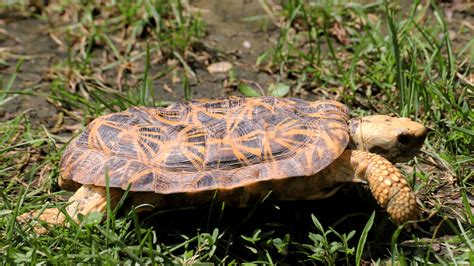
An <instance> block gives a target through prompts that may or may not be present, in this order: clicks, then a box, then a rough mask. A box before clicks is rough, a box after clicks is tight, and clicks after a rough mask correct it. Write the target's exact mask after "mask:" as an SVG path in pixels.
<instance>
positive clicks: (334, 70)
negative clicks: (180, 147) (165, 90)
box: [0, 0, 474, 265]
mask: <svg viewBox="0 0 474 266" xmlns="http://www.w3.org/2000/svg"><path fill="white" fill-rule="evenodd" d="M264 2H265V1H262V5H266V7H267V10H268V12H271V14H272V17H273V18H276V20H275V21H278V23H277V27H276V30H274V31H273V32H269V33H267V34H273V35H274V37H275V39H276V42H275V44H274V45H273V46H272V45H270V44H269V47H268V50H267V51H266V52H264V53H263V54H261V55H260V56H259V57H258V59H257V62H255V66H256V67H258V68H261V69H264V70H265V71H266V72H271V73H272V80H273V81H274V82H273V83H271V84H270V85H269V86H268V87H267V88H264V89H263V91H260V90H257V89H256V88H254V87H253V86H251V85H248V83H246V82H244V81H243V79H245V77H239V76H238V75H237V74H235V73H234V72H232V73H231V74H230V75H229V77H228V78H227V80H226V82H227V83H228V84H231V85H230V86H231V88H232V89H234V90H235V91H234V92H235V93H237V91H239V92H240V93H242V94H244V95H247V96H255V95H260V94H268V95H277V96H290V95H291V96H296V97H301V98H331V99H337V100H340V101H343V102H344V103H346V104H347V105H348V106H349V107H350V108H351V110H352V114H353V115H365V114H372V113H383V114H393V115H399V116H406V117H411V118H413V119H416V120H418V121H421V122H423V123H424V124H426V125H427V126H428V127H429V128H430V129H431V131H430V134H429V137H428V139H427V141H426V143H425V146H424V148H423V150H422V152H421V154H420V156H418V157H417V158H416V159H415V160H413V161H412V162H410V163H409V164H408V165H409V166H404V167H403V168H402V170H403V171H404V172H405V173H406V174H407V177H408V179H409V180H410V182H411V184H412V186H413V187H414V189H415V190H416V191H417V192H418V195H419V198H420V203H421V205H422V209H423V215H424V217H429V218H426V219H424V220H423V221H421V222H419V228H414V229H413V230H412V231H411V232H407V231H406V230H404V229H402V228H401V227H400V228H398V227H396V226H394V225H393V224H392V223H391V221H389V220H388V218H387V216H386V214H385V213H384V212H383V211H381V210H380V209H376V212H374V214H372V216H371V215H370V213H372V209H374V208H376V205H375V204H374V202H373V200H372V201H371V199H370V196H369V195H368V194H367V193H366V192H364V191H363V190H361V191H359V190H357V189H352V190H349V192H344V193H346V194H344V193H338V194H337V195H336V197H335V199H328V200H324V201H323V202H322V203H317V202H315V203H310V202H302V203H301V202H298V203H278V204H276V205H275V204H274V203H269V202H263V203H261V204H258V205H256V206H252V207H250V208H246V209H235V208H231V207H228V206H226V205H225V204H221V203H215V204H213V205H212V206H209V207H206V208H183V209H177V210H176V209H172V210H157V211H154V212H152V213H147V214H137V213H135V211H134V210H110V209H109V211H108V212H109V213H111V212H115V211H118V214H117V215H108V216H107V218H106V220H105V221H102V222H99V221H100V218H101V216H100V215H98V214H94V215H92V216H89V217H84V218H83V221H82V223H81V224H80V225H77V224H71V225H70V226H69V227H68V228H66V227H54V228H50V231H49V233H48V234H47V235H37V234H36V233H35V232H34V231H33V230H32V227H31V225H25V224H19V223H18V222H16V216H17V215H19V214H22V213H25V212H27V211H30V210H44V209H45V208H47V207H59V208H60V209H62V210H63V211H64V207H65V203H64V200H63V199H64V197H65V196H67V195H70V194H71V193H70V192H64V191H60V190H59V189H58V186H57V179H58V173H59V169H58V167H59V166H58V164H59V160H60V158H61V154H62V151H63V149H64V147H65V145H66V144H67V142H68V141H69V139H70V136H71V135H72V132H73V131H74V130H75V129H78V127H77V125H80V126H85V125H86V124H87V123H88V122H90V121H91V120H92V119H93V118H95V117H97V116H99V115H102V114H106V113H110V112H115V111H120V110H124V109H126V108H128V107H130V106H134V105H147V106H162V105H166V104H168V103H169V101H168V99H167V98H166V97H165V96H163V95H159V94H157V93H156V90H155V89H154V86H156V84H157V83H156V82H159V81H162V80H166V81H170V80H171V81H172V80H179V82H169V83H170V84H174V86H175V87H174V88H173V89H174V90H175V91H178V90H182V95H183V98H186V99H189V98H192V96H193V91H192V90H193V88H192V86H191V83H192V82H195V81H196V80H197V82H199V80H200V79H202V77H200V76H199V74H198V73H199V72H198V71H197V70H199V69H200V68H203V66H202V63H200V62H199V58H200V56H202V54H203V52H204V51H206V52H207V53H210V54H212V55H211V57H212V58H213V59H214V60H215V59H216V58H220V57H221V56H225V55H222V53H221V52H218V51H215V52H214V51H213V50H212V47H210V46H209V45H208V44H205V45H203V42H205V41H202V40H201V39H202V38H203V37H205V29H206V27H205V21H203V20H202V19H201V18H200V17H199V13H190V12H188V10H187V8H186V6H185V4H184V3H181V2H180V1H177V0H169V1H158V0H156V1H153V0H143V1H138V2H135V1H117V3H119V4H117V5H113V4H112V2H106V1H101V2H100V4H96V3H95V2H94V1H60V3H54V4H51V5H49V6H40V7H36V8H32V7H30V6H28V5H26V4H24V3H16V4H11V5H9V6H0V11H2V9H4V11H2V12H18V13H20V14H23V15H24V16H25V17H27V18H37V19H40V20H42V21H43V22H44V23H47V24H48V25H50V28H49V30H50V34H51V35H52V36H54V37H56V38H57V39H58V40H59V42H60V43H61V48H63V49H64V51H65V56H64V58H63V59H62V60H61V61H60V62H59V63H57V64H56V65H54V66H51V69H49V76H48V85H41V84H40V85H38V86H30V87H26V88H23V87H16V86H17V85H15V84H17V83H15V81H16V80H17V79H18V78H19V77H21V75H22V74H23V72H22V69H23V65H24V64H25V61H27V60H29V59H28V58H27V57H24V58H21V59H20V60H17V58H14V57H8V56H7V57H6V59H5V58H1V57H0V60H1V62H2V63H1V64H2V65H5V64H7V65H8V64H9V65H10V66H12V68H11V69H13V70H12V71H10V72H1V73H0V81H1V82H0V85H1V87H0V108H2V107H3V106H6V105H7V104H8V102H9V101H12V100H14V99H15V98H19V97H23V96H25V95H30V96H33V97H41V98H44V99H47V100H48V101H49V102H51V103H52V104H53V105H54V106H56V109H57V111H58V115H56V116H54V118H55V119H56V121H55V125H54V126H53V128H49V127H47V126H46V123H45V121H41V120H40V121H34V120H32V119H31V118H30V115H31V113H32V112H34V110H33V111H31V110H30V111H28V110H21V112H20V114H19V115H17V116H15V117H14V118H8V119H2V121H1V122H0V132H1V134H0V196H1V197H0V254H1V256H2V262H4V263H6V264H19V263H32V264H37V263H42V262H48V263H50V264H59V263H64V262H65V261H68V262H70V263H79V262H84V263H87V264H100V263H103V264H119V263H124V264H132V263H140V264H163V263H178V264H185V263H188V264H190V263H205V262H210V263H219V264H238V263H240V262H254V263H258V264H260V263H262V264H278V263H280V264H285V263H286V264H295V263H296V262H299V263H306V264H318V263H324V264H332V265H334V264H359V263H366V262H370V261H371V260H373V261H375V263H378V264H383V263H387V262H391V263H392V264H397V263H399V264H401V265H403V264H427V263H441V264H461V265H463V264H464V265H467V264H474V242H473V239H474V228H473V225H474V215H473V213H472V209H471V208H472V206H473V197H474V196H473V195H474V188H473V182H472V180H473V176H474V174H473V173H474V172H473V167H472V165H473V163H474V156H473V152H472V151H473V150H474V145H473V138H474V127H473V120H474V112H473V111H472V109H473V108H472V105H473V88H472V81H471V84H470V83H469V81H467V80H468V79H467V78H466V77H468V76H469V75H472V74H471V73H472V63H473V60H474V41H472V40H470V41H467V42H460V43H453V42H452V40H451V39H450V32H449V31H450V30H451V31H453V30H454V31H457V34H458V35H462V34H469V33H471V34H472V31H471V32H469V29H465V28H457V27H454V28H453V27H452V25H451V24H448V23H447V21H446V19H445V18H444V16H443V14H442V11H441V9H440V8H439V7H438V6H437V5H436V3H435V2H434V1H414V3H413V4H410V5H401V6H397V5H395V4H392V3H387V2H384V1H377V2H372V3H369V4H356V3H351V4H341V1H299V0H291V1H285V3H284V4H282V6H281V8H280V9H277V8H272V6H269V5H268V3H264ZM341 28H342V29H343V32H341ZM338 34H339V35H338ZM217 85H219V84H216V86H217ZM68 126H69V127H71V126H72V127H74V126H76V127H75V128H73V129H69V128H68ZM412 169H413V171H412ZM344 195H349V197H357V198H361V199H360V202H356V203H355V204H356V205H361V206H357V207H354V206H352V205H351V206H346V205H350V204H349V203H348V202H349V201H356V199H352V198H344ZM357 200H359V199H357ZM325 205H326V206H325ZM327 206H330V207H329V210H328V207H327ZM332 206H336V207H337V208H340V210H338V211H337V213H334V208H335V207H332ZM270 217H274V218H270ZM364 225H365V227H364Z"/></svg>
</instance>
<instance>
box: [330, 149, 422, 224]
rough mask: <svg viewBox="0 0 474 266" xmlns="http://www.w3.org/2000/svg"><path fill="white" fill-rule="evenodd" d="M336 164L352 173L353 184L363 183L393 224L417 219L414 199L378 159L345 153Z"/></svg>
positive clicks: (391, 167)
mask: <svg viewBox="0 0 474 266" xmlns="http://www.w3.org/2000/svg"><path fill="white" fill-rule="evenodd" d="M337 161H340V162H342V165H345V166H349V168H350V169H351V170H352V171H353V173H354V174H353V175H351V176H352V177H351V178H352V181H356V182H357V181H360V180H366V181H367V182H368V183H369V187H370V190H371V192H372V194H373V195H374V197H375V199H376V200H377V202H378V204H379V205H380V206H382V207H383V208H384V209H386V210H387V212H388V213H389V215H390V217H391V218H392V219H393V220H394V222H395V223H397V224H401V223H404V222H406V221H409V220H415V219H417V218H418V213H419V209H418V206H417V204H416V196H415V194H414V193H413V191H412V190H411V188H410V187H409V186H408V183H407V181H406V180H405V178H404V177H403V176H402V174H401V173H400V171H399V170H398V169H397V168H396V167H395V166H394V165H393V164H392V163H391V162H390V161H388V160H387V159H385V158H383V157H382V156H380V155H377V154H373V153H369V152H365V151H357V150H346V151H345V152H344V153H343V154H342V155H341V156H340V158H338V159H337Z"/></svg>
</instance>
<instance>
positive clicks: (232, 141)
mask: <svg viewBox="0 0 474 266" xmlns="http://www.w3.org/2000/svg"><path fill="white" fill-rule="evenodd" d="M347 113H348V112H347V109H346V107H345V106H344V105H343V104H341V103H339V102H335V101H316V102H307V101H303V100H300V99H291V98H289V99H281V98H275V97H260V98H237V97H231V98H226V99H218V100H195V101H191V102H184V103H176V104H173V105H170V106H168V107H166V108H145V107H134V108H130V109H128V110H127V111H125V112H121V113H115V114H110V115H105V116H102V117H99V118H97V119H95V120H94V121H93V122H92V123H91V124H90V125H89V126H88V127H87V128H86V130H85V131H84V132H83V133H82V134H81V135H80V136H79V137H78V138H77V139H75V140H73V141H72V143H71V144H70V145H69V147H68V148H67V149H66V151H65V153H64V155H63V158H62V160H61V165H60V166H61V174H62V178H64V179H71V180H74V181H75V182H78V183H81V184H95V185H98V186H105V179H106V175H108V177H109V183H110V186H111V187H119V188H122V189H126V188H127V187H128V186H129V184H130V185H131V190H132V191H148V192H156V193H163V194H168V193H177V192H194V191H203V190H212V189H230V188H235V187H242V186H246V185H249V184H252V183H255V182H259V181H264V180H276V179H282V178H288V177H295V176H308V175H314V174H315V173H317V172H319V171H320V170H321V169H324V168H325V167H327V166H328V165H329V164H330V163H331V162H333V161H334V160H335V159H336V158H337V157H339V156H340V155H341V153H342V152H343V151H344V149H345V148H346V146H347V144H348V142H349V133H348V125H347V123H348V115H347Z"/></svg>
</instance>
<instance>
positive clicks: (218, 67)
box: [207, 62, 232, 74]
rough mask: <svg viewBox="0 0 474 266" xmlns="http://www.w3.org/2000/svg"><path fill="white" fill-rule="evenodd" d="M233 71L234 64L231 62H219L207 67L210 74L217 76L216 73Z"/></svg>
mask: <svg viewBox="0 0 474 266" xmlns="http://www.w3.org/2000/svg"><path fill="white" fill-rule="evenodd" d="M231 69H232V64H231V63H229V62H217V63H212V64H210V65H209V66H208V67H207V71H208V72H209V73H210V74H215V73H227V72H229V70H231Z"/></svg>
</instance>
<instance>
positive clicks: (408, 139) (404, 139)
mask: <svg viewBox="0 0 474 266" xmlns="http://www.w3.org/2000/svg"><path fill="white" fill-rule="evenodd" d="M397 140H398V142H400V143H401V144H403V145H407V144H409V143H410V142H411V137H410V136H409V135H406V134H401V135H398V138H397Z"/></svg>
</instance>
